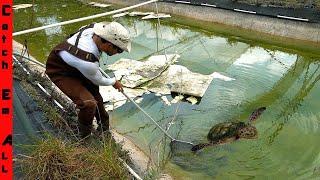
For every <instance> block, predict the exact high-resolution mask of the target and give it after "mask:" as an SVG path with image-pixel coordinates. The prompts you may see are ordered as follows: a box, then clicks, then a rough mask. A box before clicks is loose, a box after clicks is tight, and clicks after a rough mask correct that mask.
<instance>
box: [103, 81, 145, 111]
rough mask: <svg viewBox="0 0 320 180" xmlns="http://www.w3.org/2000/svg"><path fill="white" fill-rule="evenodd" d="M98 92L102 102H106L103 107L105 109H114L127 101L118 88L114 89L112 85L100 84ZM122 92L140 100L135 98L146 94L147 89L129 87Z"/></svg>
mask: <svg viewBox="0 0 320 180" xmlns="http://www.w3.org/2000/svg"><path fill="white" fill-rule="evenodd" d="M99 90H100V94H101V96H102V98H103V102H106V103H105V104H106V105H105V108H106V110H108V111H109V110H114V109H116V108H118V107H120V106H122V105H124V104H125V103H126V102H127V98H126V97H125V96H124V95H123V94H122V93H121V92H119V91H118V90H116V89H114V88H113V87H112V86H100V89H99ZM124 92H125V93H126V94H127V95H128V96H129V97H130V98H132V99H134V100H137V101H140V102H141V100H142V99H141V98H139V99H136V98H137V97H141V96H142V95H143V94H148V93H149V92H148V91H147V90H143V89H130V88H124Z"/></svg>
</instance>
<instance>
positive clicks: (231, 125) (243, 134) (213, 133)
mask: <svg viewBox="0 0 320 180" xmlns="http://www.w3.org/2000/svg"><path fill="white" fill-rule="evenodd" d="M265 110H266V107H260V108H258V109H256V110H255V111H253V113H252V114H251V115H250V116H249V120H248V121H249V122H247V123H245V122H239V121H237V122H223V123H219V124H216V125H215V126H213V127H212V128H211V129H210V131H209V133H208V136H207V139H208V141H209V142H208V143H201V144H197V145H194V146H193V147H192V149H191V150H192V151H193V152H196V151H198V150H200V149H202V148H204V147H207V146H214V145H218V144H224V143H228V142H231V141H235V140H238V139H240V138H243V139H254V138H257V136H258V131H257V129H256V128H255V127H254V126H253V125H252V122H254V121H255V120H257V119H258V117H259V116H260V115H261V114H262V113H263V111H265Z"/></svg>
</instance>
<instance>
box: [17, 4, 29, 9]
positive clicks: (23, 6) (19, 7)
mask: <svg viewBox="0 0 320 180" xmlns="http://www.w3.org/2000/svg"><path fill="white" fill-rule="evenodd" d="M29 7H32V4H17V5H13V6H12V9H14V10H17V9H25V8H29Z"/></svg>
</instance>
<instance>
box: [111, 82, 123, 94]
mask: <svg viewBox="0 0 320 180" xmlns="http://www.w3.org/2000/svg"><path fill="white" fill-rule="evenodd" d="M113 87H114V88H115V89H118V91H119V92H123V86H122V84H121V83H120V81H118V80H116V82H115V83H114V85H113Z"/></svg>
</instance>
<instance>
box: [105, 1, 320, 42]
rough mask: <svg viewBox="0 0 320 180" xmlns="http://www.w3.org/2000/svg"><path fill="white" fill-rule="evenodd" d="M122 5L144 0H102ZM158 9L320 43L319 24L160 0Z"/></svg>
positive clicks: (142, 8) (151, 5) (151, 8)
mask: <svg viewBox="0 0 320 180" xmlns="http://www.w3.org/2000/svg"><path fill="white" fill-rule="evenodd" d="M102 1H103V2H106V3H112V4H115V5H119V6H130V5H134V4H138V3H141V0H130V1H124V0H122V1H119V0H102ZM157 6H158V10H159V12H162V13H170V14H175V15H179V16H183V17H187V18H192V19H195V20H201V21H207V22H213V23H220V24H225V25H230V26H235V27H240V28H243V29H248V30H254V31H258V32H262V33H266V34H270V35H274V36H282V37H286V38H292V39H297V40H303V41H311V42H315V43H320V24H319V23H310V22H302V21H295V20H286V19H278V18H272V17H267V16H259V15H255V14H250V13H244V12H235V11H230V10H225V9H219V8H215V7H207V6H196V5H190V4H185V3H179V4H176V3H166V2H158V3H157ZM139 9H141V10H149V11H150V10H152V11H154V12H156V11H157V10H156V6H155V4H154V3H153V4H148V5H145V6H143V7H141V8H139Z"/></svg>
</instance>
